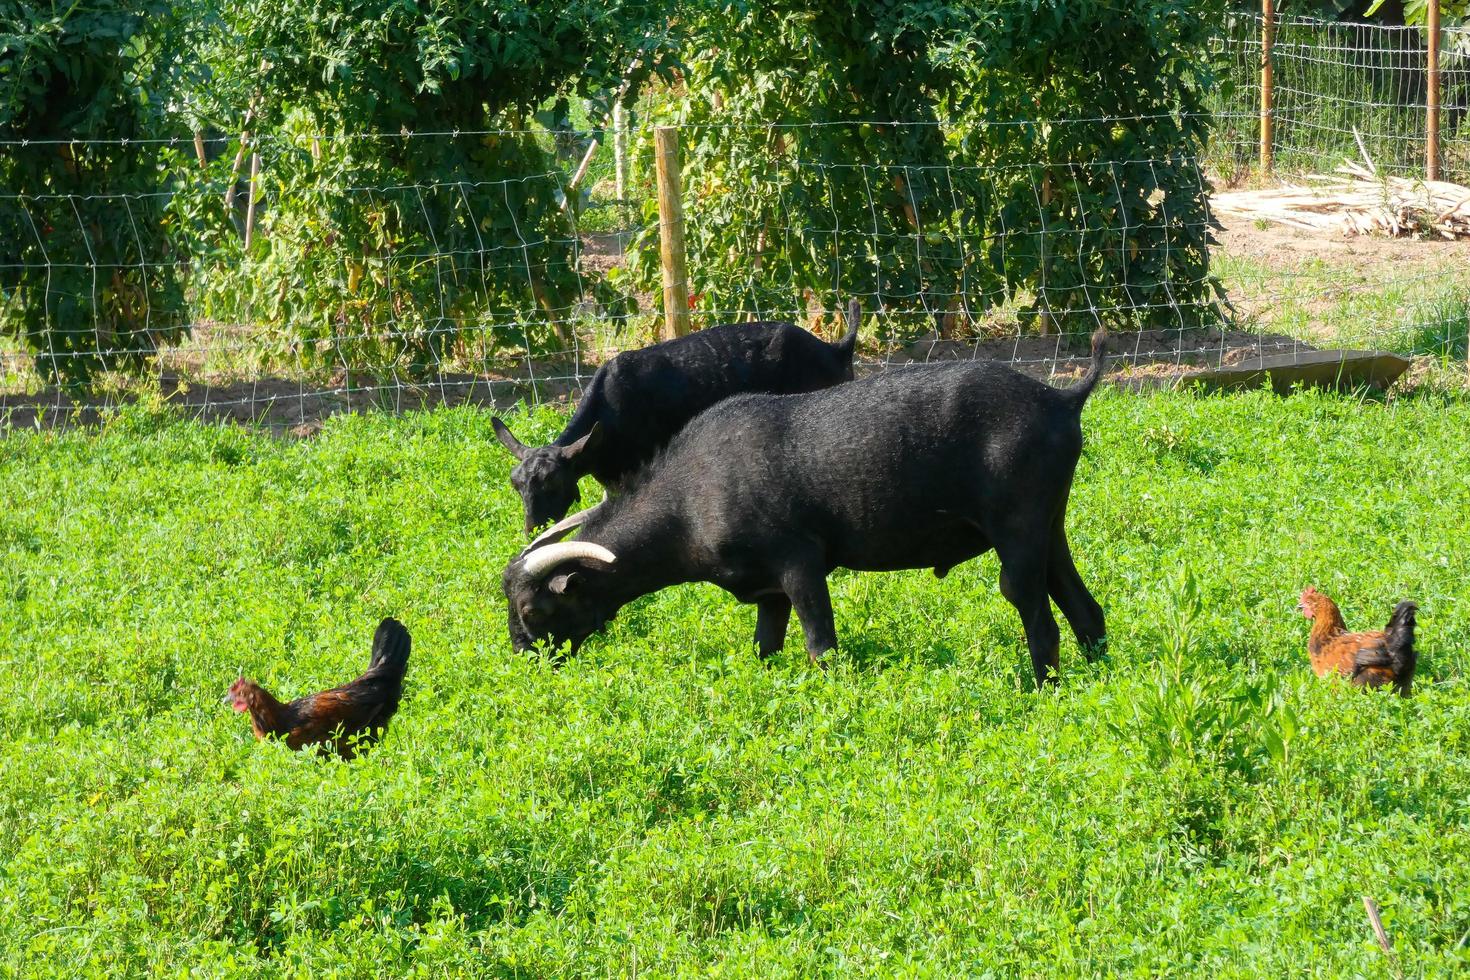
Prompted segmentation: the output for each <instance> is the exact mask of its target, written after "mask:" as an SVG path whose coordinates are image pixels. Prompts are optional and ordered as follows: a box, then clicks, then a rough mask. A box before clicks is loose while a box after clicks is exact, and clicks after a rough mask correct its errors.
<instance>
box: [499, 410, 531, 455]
mask: <svg viewBox="0 0 1470 980" xmlns="http://www.w3.org/2000/svg"><path fill="white" fill-rule="evenodd" d="M490 425H491V426H493V427H494V429H495V438H497V439H499V440H500V444H501V445H502V446H504V447H505V448H506V449H508V450H510V454H511V455H512V456H514V457H515V458H516V459H525V458H526V453H528V452H530V450H529V449H527V448H526V446H525V445H524V444H523V443H522V442H521V441H520V440H519V439H517V438H516V436H515V433H514V432H512V431H510V427H509V426H507V425H506V424H505V423H504V422H502V421H500V419H498V418H496V417H495V416H493V415H492V416H490Z"/></svg>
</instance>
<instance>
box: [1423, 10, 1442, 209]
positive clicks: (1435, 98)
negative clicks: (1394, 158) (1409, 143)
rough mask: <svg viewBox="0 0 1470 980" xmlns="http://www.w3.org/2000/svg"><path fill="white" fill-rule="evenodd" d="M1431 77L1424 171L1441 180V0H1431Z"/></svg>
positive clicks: (1425, 109) (1426, 113) (1426, 114)
mask: <svg viewBox="0 0 1470 980" xmlns="http://www.w3.org/2000/svg"><path fill="white" fill-rule="evenodd" d="M1427 12H1428V14H1429V59H1428V65H1429V77H1428V79H1427V82H1426V85H1427V88H1428V91H1427V92H1426V93H1425V94H1426V95H1427V96H1428V98H1427V99H1426V100H1425V107H1424V112H1425V137H1426V142H1425V146H1424V172H1425V176H1427V177H1428V179H1430V180H1439V0H1429V8H1428V11H1427Z"/></svg>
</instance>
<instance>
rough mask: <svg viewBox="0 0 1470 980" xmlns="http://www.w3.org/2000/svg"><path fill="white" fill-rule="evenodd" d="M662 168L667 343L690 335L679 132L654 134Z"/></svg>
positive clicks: (660, 228) (667, 129)
mask: <svg viewBox="0 0 1470 980" xmlns="http://www.w3.org/2000/svg"><path fill="white" fill-rule="evenodd" d="M653 157H654V161H655V162H656V163H657V165H658V244H659V257H660V258H661V259H662V261H663V273H664V339H665V340H671V339H673V338H674V337H682V336H684V335H685V334H687V333H688V332H689V274H688V269H687V267H686V265H685V256H684V196H683V192H682V190H681V181H680V179H679V130H678V129H677V128H676V127H674V126H659V127H658V128H657V129H655V130H654V131H653Z"/></svg>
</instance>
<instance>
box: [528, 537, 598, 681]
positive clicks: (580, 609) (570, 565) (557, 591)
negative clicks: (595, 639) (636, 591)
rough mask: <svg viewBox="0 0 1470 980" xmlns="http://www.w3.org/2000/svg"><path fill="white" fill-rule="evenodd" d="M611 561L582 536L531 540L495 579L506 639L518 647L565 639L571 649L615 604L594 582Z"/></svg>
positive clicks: (586, 635) (592, 629)
mask: <svg viewBox="0 0 1470 980" xmlns="http://www.w3.org/2000/svg"><path fill="white" fill-rule="evenodd" d="M563 533H565V532H563ZM616 562H617V556H615V555H614V554H613V553H612V552H611V551H608V550H607V549H606V548H604V547H602V546H601V545H597V544H592V543H591V542H588V541H564V542H554V543H551V544H542V545H540V546H537V545H535V544H533V545H532V547H530V548H528V549H526V550H525V551H524V552H522V553H521V554H520V556H519V557H517V558H516V559H515V560H513V561H512V562H511V563H510V564H509V565H507V566H505V573H504V574H503V575H502V576H501V579H500V588H501V590H502V591H503V592H504V593H505V601H506V605H507V619H508V626H509V628H510V645H511V646H512V647H513V648H514V649H515V650H516V651H518V652H520V651H525V650H529V649H530V648H531V647H533V646H535V645H536V644H537V643H539V642H541V641H543V640H545V641H549V642H550V643H551V645H552V646H553V647H560V646H561V645H562V644H563V643H570V644H571V649H572V653H576V652H577V649H578V648H579V647H581V645H582V642H583V641H584V640H586V639H587V637H589V636H591V635H592V634H593V633H596V632H597V631H598V630H600V629H602V627H603V626H604V625H606V624H607V621H608V620H610V619H612V618H613V615H614V614H615V613H616V612H617V610H618V603H617V602H616V601H614V600H613V599H612V598H611V597H610V595H609V594H608V590H607V589H605V588H599V585H600V584H605V582H606V580H607V579H608V577H609V576H611V575H612V574H614V572H613V566H614V564H615V563H616Z"/></svg>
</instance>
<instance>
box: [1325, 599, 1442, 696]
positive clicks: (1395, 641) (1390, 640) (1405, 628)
mask: <svg viewBox="0 0 1470 980" xmlns="http://www.w3.org/2000/svg"><path fill="white" fill-rule="evenodd" d="M1418 608H1419V607H1418V606H1416V605H1415V604H1414V603H1412V602H1409V601H1408V600H1405V601H1403V602H1401V603H1399V604H1398V605H1397V606H1395V607H1394V610H1393V615H1392V616H1390V617H1389V619H1388V626H1386V627H1384V628H1383V629H1382V630H1370V631H1368V632H1365V633H1349V632H1348V631H1347V626H1346V624H1344V623H1343V621H1342V613H1341V612H1340V611H1339V610H1338V608H1337V603H1335V602H1333V601H1332V600H1331V599H1329V598H1327V596H1325V595H1323V594H1322V593H1320V592H1318V591H1317V590H1316V589H1315V588H1313V587H1311V586H1308V587H1307V588H1306V589H1304V590H1303V591H1302V601H1301V611H1302V615H1303V616H1305V617H1307V618H1308V619H1310V620H1311V621H1312V633H1311V635H1310V636H1309V637H1308V638H1307V653H1308V654H1309V655H1310V656H1311V658H1312V670H1314V671H1316V673H1317V676H1318V677H1326V676H1327V675H1328V674H1332V673H1337V674H1340V675H1342V676H1343V677H1346V678H1348V679H1349V680H1351V681H1352V682H1353V685H1354V686H1355V687H1388V686H1392V687H1393V688H1394V689H1395V690H1396V691H1398V692H1399V694H1401V695H1403V696H1404V697H1408V696H1409V692H1410V691H1411V689H1412V688H1413V686H1414V669H1415V668H1416V667H1417V666H1418V663H1419V655H1418V654H1417V653H1416V652H1415V651H1414V614H1415V612H1416V611H1417V610H1418Z"/></svg>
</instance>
